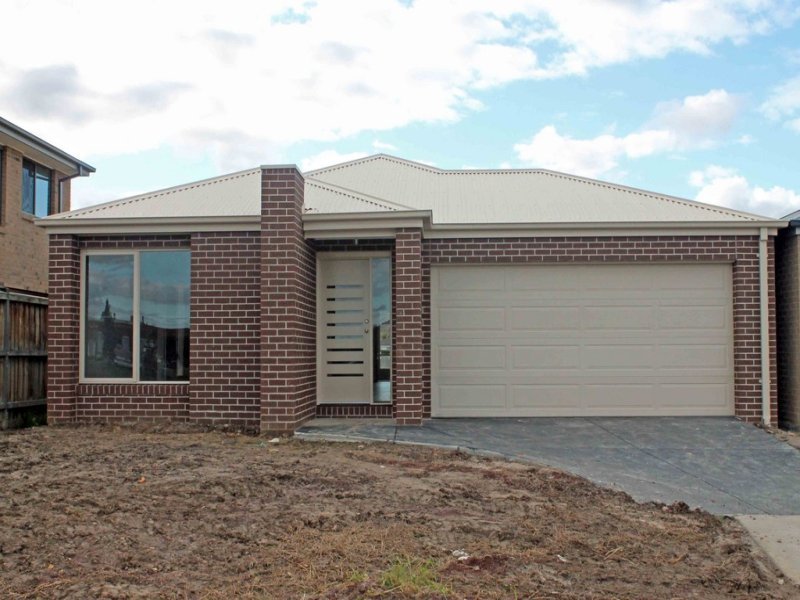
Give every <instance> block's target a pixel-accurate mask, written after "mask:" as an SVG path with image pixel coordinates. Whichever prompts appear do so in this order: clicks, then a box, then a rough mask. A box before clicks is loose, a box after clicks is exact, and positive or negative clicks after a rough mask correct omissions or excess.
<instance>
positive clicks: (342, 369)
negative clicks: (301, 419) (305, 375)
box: [317, 257, 372, 404]
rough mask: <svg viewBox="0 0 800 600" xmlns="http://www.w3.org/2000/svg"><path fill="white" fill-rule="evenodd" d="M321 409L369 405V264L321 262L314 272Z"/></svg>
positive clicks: (366, 260)
mask: <svg viewBox="0 0 800 600" xmlns="http://www.w3.org/2000/svg"><path fill="white" fill-rule="evenodd" d="M318 278H319V286H318V296H319V297H318V306H319V314H318V327H317V330H318V332H319V353H320V354H319V369H318V376H319V385H318V390H317V391H318V393H317V402H318V403H320V404H331V403H346V404H358V403H369V402H371V401H372V335H371V332H372V324H371V320H372V319H371V317H372V293H371V289H370V259H369V258H339V257H336V258H333V257H330V258H324V259H322V258H321V259H320V261H319V270H318Z"/></svg>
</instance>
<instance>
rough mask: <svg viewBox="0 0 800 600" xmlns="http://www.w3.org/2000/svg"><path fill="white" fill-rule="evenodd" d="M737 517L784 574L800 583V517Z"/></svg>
mask: <svg viewBox="0 0 800 600" xmlns="http://www.w3.org/2000/svg"><path fill="white" fill-rule="evenodd" d="M737 519H738V521H739V522H740V523H741V524H742V525H743V526H744V528H745V529H747V531H748V532H749V533H750V535H751V536H752V538H753V539H754V540H755V541H756V543H757V544H758V545H759V546H761V549H762V550H764V552H766V553H767V555H769V557H770V558H771V559H772V560H773V561H775V564H776V565H777V566H778V568H779V569H780V570H781V571H783V574H784V575H786V577H788V578H789V579H791V580H792V581H793V582H794V583H796V584H798V585H800V517H798V516H789V517H775V516H772V515H743V516H739V517H737Z"/></svg>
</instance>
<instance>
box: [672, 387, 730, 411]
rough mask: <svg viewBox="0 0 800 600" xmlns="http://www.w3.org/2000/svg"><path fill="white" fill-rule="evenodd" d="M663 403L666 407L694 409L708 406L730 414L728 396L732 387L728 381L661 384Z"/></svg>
mask: <svg viewBox="0 0 800 600" xmlns="http://www.w3.org/2000/svg"><path fill="white" fill-rule="evenodd" d="M661 392H662V397H661V403H662V405H663V406H665V407H679V408H686V409H690V410H691V409H692V408H696V407H708V408H709V409H712V410H713V409H716V410H717V411H719V412H718V413H717V414H722V415H724V414H728V413H727V408H728V396H729V395H730V394H731V392H732V389H731V386H730V384H728V383H724V382H721V383H674V384H664V385H662V386H661Z"/></svg>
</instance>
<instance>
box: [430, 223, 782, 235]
mask: <svg viewBox="0 0 800 600" xmlns="http://www.w3.org/2000/svg"><path fill="white" fill-rule="evenodd" d="M764 227H767V228H768V229H769V232H770V235H776V234H777V230H778V229H781V228H783V227H786V223H785V222H784V221H742V222H738V221H733V222H729V223H725V222H722V223H721V222H719V221H675V222H667V221H664V222H653V223H638V222H629V223H625V222H623V223H529V224H524V223H475V224H470V225H450V224H446V225H445V224H434V225H432V226H431V227H430V228H429V229H426V230H425V233H424V234H425V237H426V238H431V239H435V238H459V237H467V238H468V237H487V238H494V237H497V238H501V237H548V236H558V237H585V236H587V235H602V236H606V237H608V236H631V235H644V236H653V235H758V234H759V232H760V231H761V229H762V228H764Z"/></svg>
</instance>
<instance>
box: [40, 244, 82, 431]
mask: <svg viewBox="0 0 800 600" xmlns="http://www.w3.org/2000/svg"><path fill="white" fill-rule="evenodd" d="M80 275H81V263H80V249H79V246H78V238H77V237H75V236H73V235H51V236H50V263H49V294H50V296H49V302H48V307H47V421H48V423H49V424H51V425H58V424H62V423H71V422H74V421H75V416H76V406H75V404H76V399H77V398H76V394H77V385H78V360H79V352H80V348H79V345H80V343H79V340H80V337H79V336H80V297H81V296H80Z"/></svg>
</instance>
